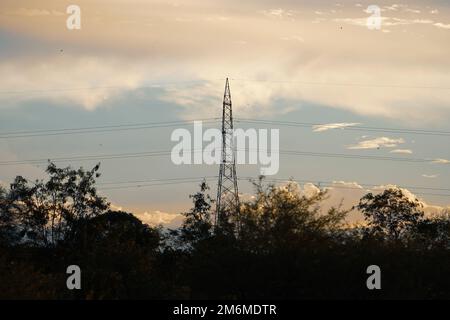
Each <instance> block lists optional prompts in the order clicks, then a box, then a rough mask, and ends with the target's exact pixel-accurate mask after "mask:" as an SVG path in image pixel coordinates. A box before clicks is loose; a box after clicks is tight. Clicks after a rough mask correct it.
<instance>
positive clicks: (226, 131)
mask: <svg viewBox="0 0 450 320" xmlns="http://www.w3.org/2000/svg"><path fill="white" fill-rule="evenodd" d="M233 140H234V135H233V111H232V106H231V93H230V83H229V81H228V78H227V81H226V84H225V93H224V96H223V110H222V155H221V161H220V170H219V182H218V184H217V202H216V216H215V221H214V223H215V225H216V227H217V226H219V225H220V224H221V223H223V222H224V221H225V220H228V218H229V215H230V214H234V215H235V217H234V218H236V219H235V220H236V221H238V220H239V219H238V218H239V217H238V216H239V196H238V185H237V176H236V157H235V150H234V147H233ZM223 215H226V216H223Z"/></svg>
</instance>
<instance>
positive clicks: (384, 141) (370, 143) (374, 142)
mask: <svg viewBox="0 0 450 320" xmlns="http://www.w3.org/2000/svg"><path fill="white" fill-rule="evenodd" d="M402 143H405V140H403V139H402V138H398V139H393V138H388V137H380V138H375V139H370V140H364V141H360V142H358V143H357V144H356V145H353V146H348V147H347V149H350V150H359V149H378V148H381V147H386V148H394V147H396V146H397V145H399V144H402Z"/></svg>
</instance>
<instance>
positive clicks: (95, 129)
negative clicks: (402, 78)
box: [0, 118, 450, 139]
mask: <svg viewBox="0 0 450 320" xmlns="http://www.w3.org/2000/svg"><path fill="white" fill-rule="evenodd" d="M219 120H220V118H203V119H196V120H179V121H164V122H146V123H130V124H126V123H123V124H116V125H104V126H92V127H78V128H60V129H39V130H27V131H9V132H0V139H15V138H30V137H31V138H32V137H43V136H60V135H72V134H87V133H106V132H115V131H130V130H143V129H154V128H166V127H174V126H181V125H184V124H189V123H193V122H194V121H202V122H203V124H215V123H217V122H218V121H219ZM235 122H237V123H247V124H266V125H280V126H288V127H304V128H314V127H317V126H322V125H327V124H326V123H305V122H294V121H275V120H262V119H245V118H238V119H236V120H235ZM342 130H351V131H369V132H371V131H372V132H387V133H398V134H415V135H430V136H450V131H438V130H421V129H399V128H381V127H366V126H348V127H345V128H342Z"/></svg>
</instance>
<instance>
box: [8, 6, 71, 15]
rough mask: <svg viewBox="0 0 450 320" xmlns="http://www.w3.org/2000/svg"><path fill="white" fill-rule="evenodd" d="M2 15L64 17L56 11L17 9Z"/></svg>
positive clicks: (62, 13)
mask: <svg viewBox="0 0 450 320" xmlns="http://www.w3.org/2000/svg"><path fill="white" fill-rule="evenodd" d="M3 15H6V16H19V17H39V16H63V15H65V13H64V12H61V11H57V10H47V9H35V8H19V9H15V10H7V11H5V12H4V13H3Z"/></svg>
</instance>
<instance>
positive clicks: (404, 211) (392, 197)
mask: <svg viewBox="0 0 450 320" xmlns="http://www.w3.org/2000/svg"><path fill="white" fill-rule="evenodd" d="M422 207H423V205H422V204H421V203H420V202H419V201H418V200H417V199H410V198H408V197H407V196H405V195H404V193H403V191H402V190H401V189H398V188H389V189H386V190H384V191H383V192H382V193H380V194H377V195H373V194H372V193H368V194H366V195H365V196H364V197H363V198H361V200H360V202H359V204H358V206H357V208H358V209H359V210H360V211H361V212H362V213H363V214H364V218H365V220H366V221H367V223H368V225H369V227H371V228H372V230H373V231H374V232H375V233H379V234H382V235H384V236H387V238H388V239H390V240H399V239H401V238H402V237H404V236H406V235H408V234H409V232H410V231H412V230H413V229H415V228H416V227H417V225H418V223H419V222H420V221H421V219H422V218H423V216H424V212H423V211H422V210H421V209H422Z"/></svg>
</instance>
